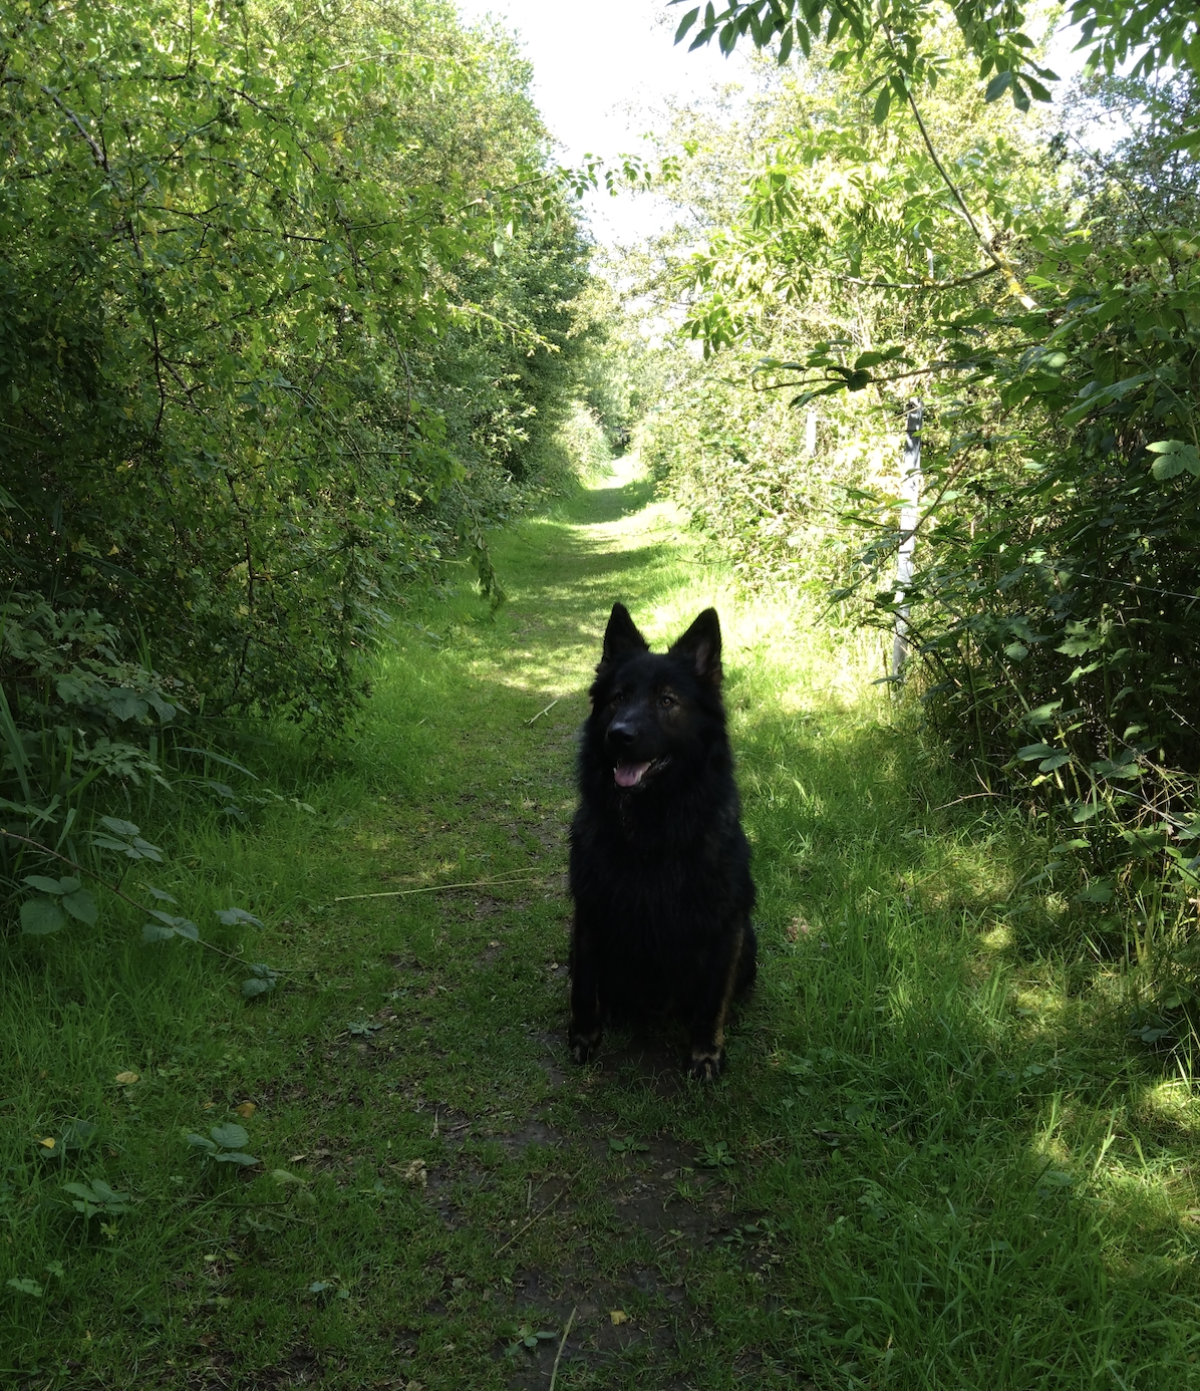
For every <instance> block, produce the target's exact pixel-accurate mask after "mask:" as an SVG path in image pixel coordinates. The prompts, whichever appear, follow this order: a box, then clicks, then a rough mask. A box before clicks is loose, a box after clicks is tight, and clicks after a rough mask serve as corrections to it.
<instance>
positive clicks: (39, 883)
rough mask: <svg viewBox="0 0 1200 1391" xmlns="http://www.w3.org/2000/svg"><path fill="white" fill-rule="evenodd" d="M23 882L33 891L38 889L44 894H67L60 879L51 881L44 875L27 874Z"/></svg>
mask: <svg viewBox="0 0 1200 1391" xmlns="http://www.w3.org/2000/svg"><path fill="white" fill-rule="evenodd" d="M21 882H22V883H24V884H28V885H29V887H30V888H31V889H38V890H39V891H40V892H41V893H44V894H61V893H66V890H65V889H64V888H63V886H62V883H61V882H60V881H59V880H58V879H49V878H47V877H46V875H44V874H27V875H26V876H25V878H24V879H23V880H22V881H21Z"/></svg>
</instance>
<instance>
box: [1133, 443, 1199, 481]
mask: <svg viewBox="0 0 1200 1391" xmlns="http://www.w3.org/2000/svg"><path fill="white" fill-rule="evenodd" d="M1146 448H1147V450H1148V451H1149V452H1150V453H1151V454H1157V455H1158V456H1159V457H1158V458H1157V459H1155V461H1154V464H1153V466H1152V468H1151V472H1152V473H1153V474H1154V476H1155V478H1157V479H1158V480H1159V482H1160V483H1161V482H1163V481H1165V480H1166V479H1168V478H1175V477H1176V476H1177V475H1178V474H1181V473H1185V472H1186V473H1190V474H1193V475H1198V476H1200V451H1197V449H1196V446H1195V445H1194V444H1188V443H1187V441H1186V440H1156V441H1155V443H1154V444H1148V445H1147V446H1146Z"/></svg>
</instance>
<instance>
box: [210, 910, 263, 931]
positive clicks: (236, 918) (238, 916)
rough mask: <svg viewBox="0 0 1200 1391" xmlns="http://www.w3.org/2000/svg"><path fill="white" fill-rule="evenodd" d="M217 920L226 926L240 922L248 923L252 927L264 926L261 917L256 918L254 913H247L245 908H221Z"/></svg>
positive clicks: (232, 925)
mask: <svg viewBox="0 0 1200 1391" xmlns="http://www.w3.org/2000/svg"><path fill="white" fill-rule="evenodd" d="M217 920H218V921H219V922H222V923H224V924H225V926H226V927H234V926H236V925H237V924H238V923H248V924H249V925H250V926H251V927H262V926H263V921H262V919H261V918H256V917H255V916H254V914H253V913H247V912H246V911H245V909H243V908H219V909H217Z"/></svg>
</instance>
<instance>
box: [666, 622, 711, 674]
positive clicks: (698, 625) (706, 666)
mask: <svg viewBox="0 0 1200 1391" xmlns="http://www.w3.org/2000/svg"><path fill="white" fill-rule="evenodd" d="M670 651H671V656H672V657H683V658H685V659H686V660H687V661H689V662H691V664H692V667H693V669H694V670H695V672H696V675H697V676H699V677H700V678H701V680H704V681H711V682H712V684H713V685H714V686H719V685H720V684H721V623H720V620H719V619H718V618H717V611H716V609H705V610H704V612H703V613H702V614H701V615H700V617H699V618H697V619H696V621H695V622H694V623H693V624H692V626H691V627H690V628H689V629H688V630H687V632H686V633H684V635H683V637H681V638H679V639H678V641H676V642H673V643H672V644H671V649H670Z"/></svg>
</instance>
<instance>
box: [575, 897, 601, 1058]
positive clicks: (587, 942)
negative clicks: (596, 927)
mask: <svg viewBox="0 0 1200 1391" xmlns="http://www.w3.org/2000/svg"><path fill="white" fill-rule="evenodd" d="M603 1036H604V1030H603V1027H602V1023H601V1017H600V977H599V972H598V971H597V966H596V951H595V944H594V942H593V941H592V938H591V934H590V933H589V932H588V931H587V929H586V928H584V927H583V925H582V924H581V923H580V921H579V914H578V913H576V915H575V923H574V926H573V928H572V930H571V1023H570V1026H569V1027H568V1029H567V1046H568V1047H569V1048H570V1050H571V1056H572V1057H573V1058H574V1059H575V1061H576V1062H577V1063H586V1062H587V1060H588V1059H589V1058H590V1057H592V1056H593V1055H594V1054H595V1052H596V1049H597V1048H599V1047H600V1040H601V1038H602V1037H603Z"/></svg>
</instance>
